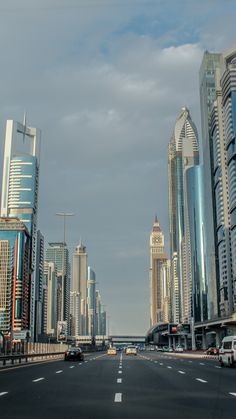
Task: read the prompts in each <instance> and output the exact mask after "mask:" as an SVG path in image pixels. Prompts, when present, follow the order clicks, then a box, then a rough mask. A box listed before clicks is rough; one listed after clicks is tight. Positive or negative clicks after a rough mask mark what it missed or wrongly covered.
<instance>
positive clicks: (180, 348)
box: [175, 345, 184, 352]
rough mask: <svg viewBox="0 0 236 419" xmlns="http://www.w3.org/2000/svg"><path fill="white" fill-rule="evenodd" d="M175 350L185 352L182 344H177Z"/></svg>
mask: <svg viewBox="0 0 236 419" xmlns="http://www.w3.org/2000/svg"><path fill="white" fill-rule="evenodd" d="M175 352H184V348H183V346H181V345H177V346H176V348H175Z"/></svg>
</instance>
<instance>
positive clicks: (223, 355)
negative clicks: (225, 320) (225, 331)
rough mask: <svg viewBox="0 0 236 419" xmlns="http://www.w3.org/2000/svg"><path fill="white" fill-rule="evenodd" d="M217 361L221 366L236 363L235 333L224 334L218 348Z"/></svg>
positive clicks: (230, 365)
mask: <svg viewBox="0 0 236 419" xmlns="http://www.w3.org/2000/svg"><path fill="white" fill-rule="evenodd" d="M219 362H220V365H221V366H222V367H224V366H225V365H228V366H229V367H233V366H234V365H236V335H234V336H226V337H225V338H224V339H223V340H222V344H221V347H220V350H219Z"/></svg>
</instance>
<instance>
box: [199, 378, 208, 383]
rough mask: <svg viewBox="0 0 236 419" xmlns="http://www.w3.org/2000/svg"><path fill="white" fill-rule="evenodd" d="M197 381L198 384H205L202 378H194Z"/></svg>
mask: <svg viewBox="0 0 236 419" xmlns="http://www.w3.org/2000/svg"><path fill="white" fill-rule="evenodd" d="M196 380H197V381H200V383H207V381H206V380H203V379H202V378H196Z"/></svg>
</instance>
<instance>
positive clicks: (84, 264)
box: [72, 243, 88, 335]
mask: <svg viewBox="0 0 236 419" xmlns="http://www.w3.org/2000/svg"><path fill="white" fill-rule="evenodd" d="M87 282H88V255H87V252H86V247H85V246H84V245H83V244H82V243H80V244H79V245H78V246H77V247H76V249H75V252H74V254H73V281H72V291H73V292H77V293H79V295H80V321H79V322H78V323H77V324H78V325H79V329H78V330H76V335H87V334H88V304H87V298H88V289H87V286H88V283H87Z"/></svg>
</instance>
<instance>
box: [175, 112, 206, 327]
mask: <svg viewBox="0 0 236 419" xmlns="http://www.w3.org/2000/svg"><path fill="white" fill-rule="evenodd" d="M198 163H199V151H198V136H197V130H196V127H195V124H194V123H193V121H192V119H191V116H190V112H189V110H188V109H187V108H182V110H181V112H180V115H179V117H178V118H177V121H176V124H175V128H174V132H173V135H172V138H171V141H170V144H169V155H168V169H169V171H168V173H169V219H170V244H171V246H170V247H171V249H170V250H171V288H172V301H173V302H174V303H175V309H174V310H175V312H174V313H173V314H174V316H175V318H176V317H177V311H178V312H179V318H176V321H177V322H188V321H189V320H190V317H191V290H192V278H191V275H192V268H191V258H190V243H189V228H188V207H187V201H186V198H187V195H186V178H185V173H186V170H187V169H188V168H190V167H192V166H194V165H197V164H198ZM176 282H178V286H177V284H176ZM177 289H178V293H179V301H178V303H177V301H176V290H177ZM173 292H174V296H173ZM172 317H173V316H172Z"/></svg>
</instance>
